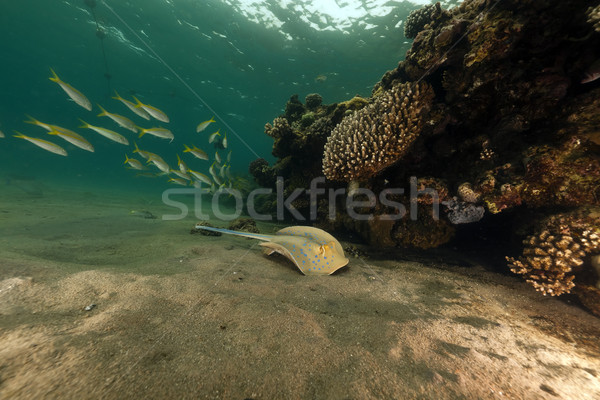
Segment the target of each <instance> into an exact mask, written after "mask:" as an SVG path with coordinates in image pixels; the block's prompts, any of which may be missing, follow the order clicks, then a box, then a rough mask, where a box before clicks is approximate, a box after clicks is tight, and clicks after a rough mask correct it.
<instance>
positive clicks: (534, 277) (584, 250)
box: [506, 214, 600, 296]
mask: <svg viewBox="0 0 600 400" xmlns="http://www.w3.org/2000/svg"><path fill="white" fill-rule="evenodd" d="M523 244H524V245H525V249H524V250H523V256H522V257H520V258H519V259H518V260H515V259H514V258H512V257H507V258H506V259H507V260H508V262H509V263H510V264H509V267H510V269H511V271H512V272H514V273H516V274H521V275H524V276H525V277H526V280H527V282H529V283H531V284H532V285H533V286H534V287H535V289H536V290H538V291H540V292H542V293H544V295H551V296H560V295H561V294H564V293H569V292H570V291H571V289H572V288H573V287H575V285H576V282H575V279H576V276H577V274H578V273H580V272H581V271H582V265H583V264H584V260H585V259H586V257H587V256H588V255H593V254H597V253H600V217H598V216H589V215H588V216H581V215H574V214H571V215H565V214H562V215H556V216H553V217H551V218H550V219H549V220H548V223H547V225H546V226H545V228H544V229H542V230H541V232H540V233H539V234H537V235H534V236H530V237H528V238H527V239H526V240H525V241H524V242H523Z"/></svg>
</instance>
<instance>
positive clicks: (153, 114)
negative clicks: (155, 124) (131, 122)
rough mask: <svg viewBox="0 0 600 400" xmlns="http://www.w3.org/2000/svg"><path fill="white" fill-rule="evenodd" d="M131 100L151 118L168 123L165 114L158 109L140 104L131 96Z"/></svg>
mask: <svg viewBox="0 0 600 400" xmlns="http://www.w3.org/2000/svg"><path fill="white" fill-rule="evenodd" d="M133 99H134V100H135V101H136V102H137V104H136V105H135V106H136V107H138V108H141V109H142V110H144V111H146V112H147V113H148V114H150V116H151V117H152V118H154V119H157V120H159V121H161V122H169V117H168V116H167V114H165V113H164V112H162V111H161V110H159V109H158V108H156V107H154V106H151V105H150V104H144V103H142V102H141V101H139V100H138V99H137V98H136V97H135V96H133Z"/></svg>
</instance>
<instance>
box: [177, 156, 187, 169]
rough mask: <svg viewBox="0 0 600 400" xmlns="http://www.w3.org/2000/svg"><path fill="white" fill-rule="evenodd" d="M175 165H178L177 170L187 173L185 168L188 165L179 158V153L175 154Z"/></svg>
mask: <svg viewBox="0 0 600 400" xmlns="http://www.w3.org/2000/svg"><path fill="white" fill-rule="evenodd" d="M177 166H178V167H179V170H180V171H181V172H182V173H184V174H187V170H188V167H187V165H186V164H185V163H184V162H183V161H182V160H181V158H179V154H177Z"/></svg>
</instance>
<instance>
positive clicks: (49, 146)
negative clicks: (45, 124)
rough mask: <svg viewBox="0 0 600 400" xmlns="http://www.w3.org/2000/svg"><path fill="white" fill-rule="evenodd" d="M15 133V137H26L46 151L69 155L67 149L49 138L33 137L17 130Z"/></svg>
mask: <svg viewBox="0 0 600 400" xmlns="http://www.w3.org/2000/svg"><path fill="white" fill-rule="evenodd" d="M15 133H16V135H13V136H14V137H16V138H19V139H25V140H27V141H28V142H30V143H33V144H35V145H36V146H38V147H41V148H42V149H44V150H46V151H49V152H50V153H54V154H58V155H61V156H66V155H67V151H66V150H65V149H63V148H62V147H60V146H59V145H57V144H54V143H52V142H48V141H47V140H43V139H38V138H32V137H30V136H26V135H23V134H22V133H21V132H17V131H15Z"/></svg>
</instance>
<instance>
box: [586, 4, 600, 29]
mask: <svg viewBox="0 0 600 400" xmlns="http://www.w3.org/2000/svg"><path fill="white" fill-rule="evenodd" d="M587 16H588V22H589V23H590V24H592V25H593V26H594V29H595V30H596V32H600V6H596V7H590V8H588V9H587Z"/></svg>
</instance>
